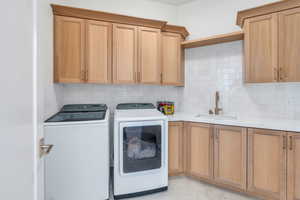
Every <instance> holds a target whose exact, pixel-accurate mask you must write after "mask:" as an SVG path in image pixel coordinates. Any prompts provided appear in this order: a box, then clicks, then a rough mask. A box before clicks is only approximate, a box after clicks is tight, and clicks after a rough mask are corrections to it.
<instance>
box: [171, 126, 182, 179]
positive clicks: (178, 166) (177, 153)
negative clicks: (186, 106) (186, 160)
mask: <svg viewBox="0 0 300 200" xmlns="http://www.w3.org/2000/svg"><path fill="white" fill-rule="evenodd" d="M183 144H184V143H183V122H169V176H173V175H178V174H181V173H183Z"/></svg>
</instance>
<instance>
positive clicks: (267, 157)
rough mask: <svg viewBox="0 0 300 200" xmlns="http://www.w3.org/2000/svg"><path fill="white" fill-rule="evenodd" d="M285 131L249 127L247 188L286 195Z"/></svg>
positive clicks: (269, 194)
mask: <svg viewBox="0 0 300 200" xmlns="http://www.w3.org/2000/svg"><path fill="white" fill-rule="evenodd" d="M286 143H287V141H286V133H285V132H281V131H271V130H261V129H248V146H249V149H248V159H249V160H248V164H249V166H248V170H249V171H248V191H249V192H252V193H254V194H257V195H260V196H263V197H265V198H267V199H280V200H284V199H286V145H287V144H286Z"/></svg>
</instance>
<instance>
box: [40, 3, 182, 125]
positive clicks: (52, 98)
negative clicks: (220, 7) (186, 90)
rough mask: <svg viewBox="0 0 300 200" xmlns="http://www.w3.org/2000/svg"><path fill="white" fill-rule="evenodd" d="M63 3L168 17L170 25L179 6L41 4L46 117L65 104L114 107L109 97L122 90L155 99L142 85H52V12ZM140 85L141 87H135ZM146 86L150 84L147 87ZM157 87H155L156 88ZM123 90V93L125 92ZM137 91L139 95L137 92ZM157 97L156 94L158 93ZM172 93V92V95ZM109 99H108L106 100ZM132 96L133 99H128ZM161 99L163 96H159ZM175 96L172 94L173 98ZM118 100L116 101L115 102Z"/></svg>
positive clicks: (162, 92) (166, 18) (146, 16)
mask: <svg viewBox="0 0 300 200" xmlns="http://www.w3.org/2000/svg"><path fill="white" fill-rule="evenodd" d="M51 3H54V4H60V5H67V6H73V7H79V8H86V9H93V10H100V11H105V12H113V13H119V14H125V15H130V16H136V17H143V18H150V19H157V20H165V21H168V22H170V23H171V24H176V21H177V10H176V9H177V8H176V6H173V5H167V4H161V3H157V2H152V1H148V0H126V1H124V0H110V1H107V0H48V1H42V3H40V11H39V24H40V28H39V32H40V41H41V44H40V47H41V48H40V51H41V59H40V63H41V64H42V65H43V66H44V69H45V70H44V74H45V77H44V79H45V83H44V84H45V86H44V87H45V108H46V109H45V112H44V118H45V119H46V118H48V117H49V116H50V115H52V114H54V113H55V112H57V111H58V109H59V108H60V107H61V106H62V105H63V104H66V103H71V102H72V103H79V102H81V103H89V102H95V103H96V102H97V103H102V102H103V103H106V102H107V103H108V104H109V105H111V106H112V107H113V106H114V105H115V103H111V101H110V99H114V98H116V96H115V95H116V91H121V93H122V94H121V95H123V96H124V91H126V92H128V93H126V95H127V97H126V101H137V102H138V101H153V97H151V96H152V94H149V93H147V92H144V91H148V90H147V89H145V90H143V87H142V86H121V87H119V86H111V85H106V86H103V85H92V84H88V85H80V84H78V85H62V84H53V15H52V10H51V7H50V4H51ZM82 88H84V90H85V91H93V92H94V93H95V94H90V93H88V94H87V95H85V96H83V95H82V91H81V89H82ZM136 88H138V89H136ZM146 88H147V87H146ZM154 88H155V87H154ZM155 90H156V91H157V90H158V91H161V94H160V96H162V95H164V94H166V93H169V92H168V91H170V90H171V91H174V93H175V95H176V89H174V87H169V88H168V89H157V88H155ZM122 91H123V92H122ZM136 91H139V92H138V95H137V93H136ZM156 94H157V92H156ZM133 96H134V98H130V97H133ZM156 96H157V95H156ZM172 96H173V95H172ZM107 99H108V101H107ZM129 99H130V100H129ZM160 99H161V98H160ZM172 99H173V97H172ZM113 102H115V101H113Z"/></svg>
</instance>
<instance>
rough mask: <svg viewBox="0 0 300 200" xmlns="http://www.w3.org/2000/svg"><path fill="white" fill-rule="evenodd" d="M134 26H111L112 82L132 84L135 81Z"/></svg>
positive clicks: (136, 35)
mask: <svg viewBox="0 0 300 200" xmlns="http://www.w3.org/2000/svg"><path fill="white" fill-rule="evenodd" d="M137 30H138V28H137V27H136V26H130V25H123V24H114V25H113V55H114V56H113V82H114V83H124V84H132V83H136V81H137V61H138V59H137V58H138V57H137V47H138V46H137V42H138V31H137Z"/></svg>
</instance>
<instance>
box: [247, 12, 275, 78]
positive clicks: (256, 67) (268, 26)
mask: <svg viewBox="0 0 300 200" xmlns="http://www.w3.org/2000/svg"><path fill="white" fill-rule="evenodd" d="M277 19H278V16H277V14H270V15H264V16H259V17H254V18H249V19H247V20H246V21H245V27H244V32H245V39H244V41H245V65H246V69H245V73H246V74H245V81H246V82H247V83H263V82H276V81H278V41H277V40H278V36H277V35H278V21H277Z"/></svg>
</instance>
